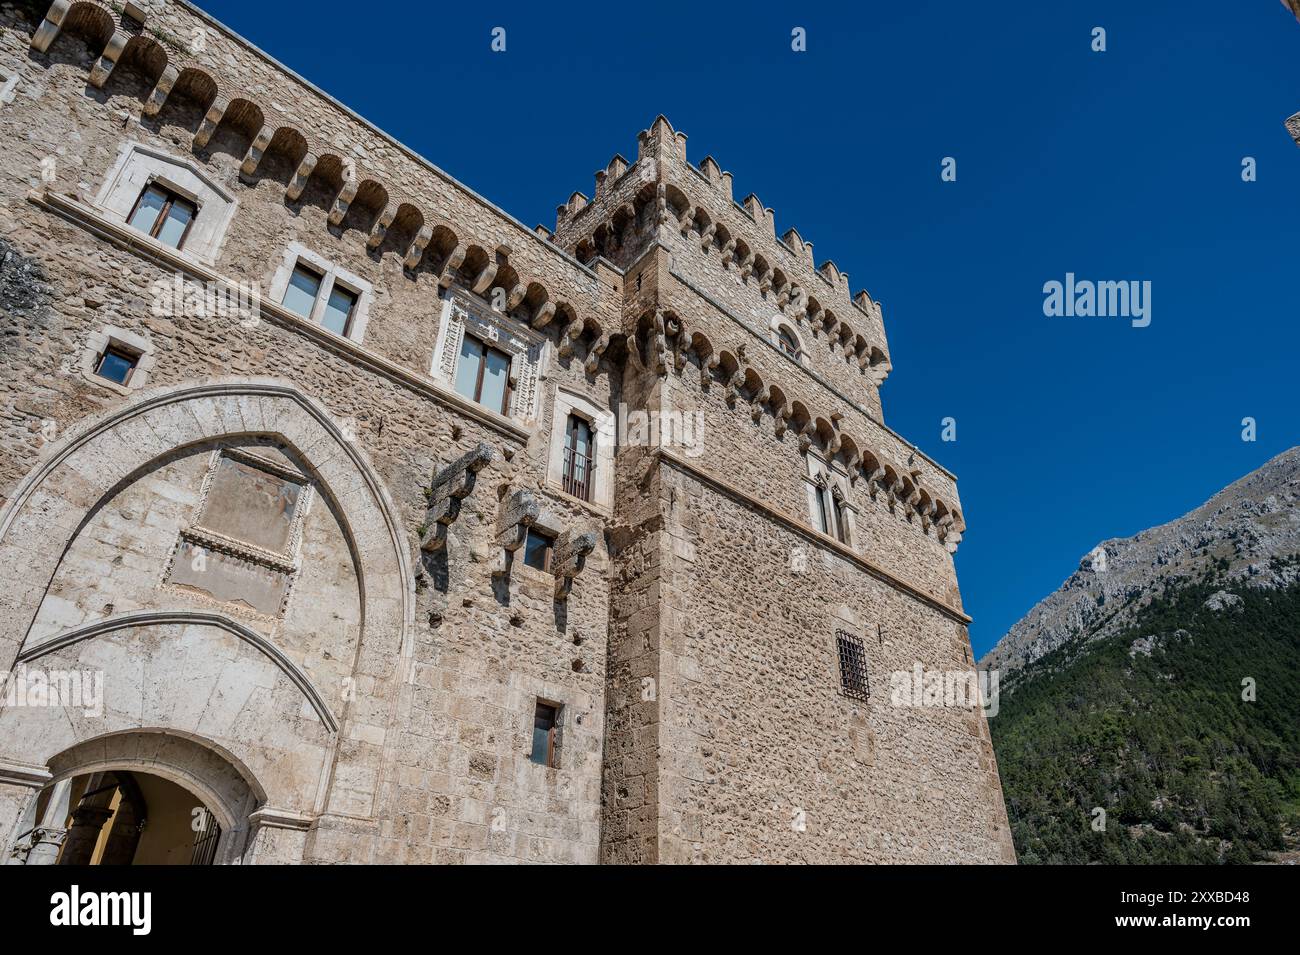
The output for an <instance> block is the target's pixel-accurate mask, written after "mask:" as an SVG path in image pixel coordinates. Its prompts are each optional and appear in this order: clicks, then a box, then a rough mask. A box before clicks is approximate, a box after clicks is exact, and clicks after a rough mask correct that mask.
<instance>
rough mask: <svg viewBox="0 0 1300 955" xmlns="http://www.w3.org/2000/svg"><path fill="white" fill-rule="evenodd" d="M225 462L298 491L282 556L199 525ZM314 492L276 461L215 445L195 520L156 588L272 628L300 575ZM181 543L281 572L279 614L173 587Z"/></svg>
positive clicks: (305, 480)
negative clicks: (285, 580)
mask: <svg viewBox="0 0 1300 955" xmlns="http://www.w3.org/2000/svg"><path fill="white" fill-rule="evenodd" d="M227 458H228V459H229V460H231V461H238V462H239V463H240V464H244V465H247V466H248V467H252V468H257V469H260V470H263V471H266V472H267V473H268V474H273V475H275V476H276V477H279V478H281V479H282V480H286V481H292V482H293V483H295V484H297V485H299V486H300V487H301V488H302V491H301V494H300V496H299V498H298V506H297V508H296V509H295V511H294V515H293V526H292V527H291V528H290V530H289V541H288V543H287V544H286V545H285V549H284V550H283V551H272V550H267V549H265V548H262V547H258V546H257V545H255V544H250V543H248V542H246V541H241V540H237V539H235V538H233V537H229V536H227V535H225V534H222V533H221V532H220V531H216V530H213V529H211V528H209V527H206V526H204V524H203V514H204V512H205V511H206V510H207V506H208V498H209V497H211V495H212V485H213V482H214V481H215V480H216V476H217V470H218V468H220V467H221V462H222V460H223V459H227ZM314 488H315V485H313V483H312V481H311V479H310V478H309V477H308V476H307V475H305V474H302V473H301V472H299V471H298V470H297V469H296V468H289V467H285V466H284V465H282V464H279V463H277V462H274V461H268V460H267V459H266V458H263V457H261V456H260V455H257V454H252V453H250V452H248V451H246V450H244V449H242V448H237V447H231V446H229V445H220V446H218V447H216V448H214V449H213V451H212V453H211V455H210V456H209V457H208V469H207V471H206V472H205V473H204V475H203V484H202V485H201V487H200V488H199V500H198V504H197V505H196V507H195V509H194V518H193V519H192V520H191V521H190V522H189V523H188V524H187V525H186V526H185V527H183V528H182V529H181V531H180V533H179V534H177V535H176V543H175V544H174V545H173V546H172V552H171V556H170V557H168V559H167V562H166V564H165V565H164V567H163V572H162V577H161V578H160V579H159V582H158V586H159V587H160V588H162V589H166V590H178V591H179V592H182V593H184V594H185V595H186V596H187V598H188V599H190V600H195V601H198V602H200V603H204V604H207V605H210V606H212V607H213V608H216V609H220V610H223V611H226V612H230V613H233V614H235V615H237V616H241V617H247V618H250V619H253V620H260V621H262V622H264V623H275V622H276V621H278V620H282V619H284V616H285V613H286V612H287V610H288V608H289V601H290V600H291V599H292V597H293V594H294V590H295V588H296V585H297V583H298V578H299V576H300V571H301V570H302V537H303V528H304V527H305V525H306V523H307V513H308V511H309V510H310V509H311V505H312V502H313V500H314V498H315V495H314V493H313V491H314ZM186 542H189V543H190V544H196V545H198V546H199V547H201V548H203V549H204V550H212V551H217V552H220V553H226V554H231V555H233V556H236V557H238V558H240V559H243V560H246V561H249V562H250V563H255V564H258V565H260V566H262V567H266V568H268V569H270V570H275V571H279V572H280V573H283V574H284V575H285V576H286V577H287V578H288V584H287V585H286V586H285V588H284V598H283V599H282V600H281V601H280V608H279V611H278V612H277V613H276V614H274V615H269V614H265V613H262V612H261V611H258V610H254V609H252V608H251V607H247V606H243V605H240V604H235V603H230V602H228V601H223V600H216V599H212V598H207V597H201V596H199V595H197V594H195V593H194V592H192V591H190V590H187V589H182V588H177V587H175V585H173V584H170V583H168V581H169V580H170V578H171V573H172V565H173V564H174V563H175V562H176V559H177V558H178V557H179V556H180V552H181V547H182V546H183V545H184V544H185V543H186Z"/></svg>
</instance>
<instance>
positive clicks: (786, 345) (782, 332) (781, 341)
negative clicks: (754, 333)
mask: <svg viewBox="0 0 1300 955" xmlns="http://www.w3.org/2000/svg"><path fill="white" fill-rule="evenodd" d="M776 344H777V347H778V348H780V349H781V351H783V352H785V353H786V354H787V355H789V356H790V357H791V358H793V359H795V360H796V361H797V360H798V358H799V352H800V348H799V341H798V339H796V338H795V337H794V332H792V331H790V329H788V328H786V327H785V326H782V327H781V328H779V329H777V332H776Z"/></svg>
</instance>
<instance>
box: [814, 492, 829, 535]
mask: <svg viewBox="0 0 1300 955" xmlns="http://www.w3.org/2000/svg"><path fill="white" fill-rule="evenodd" d="M815 490H816V492H817V529H818V530H819V531H821V532H822V533H823V534H829V533H831V509H830V502H829V501H828V500H827V499H826V498H827V494H826V488H824V487H822V486H821V485H818V486H817V488H816V489H815Z"/></svg>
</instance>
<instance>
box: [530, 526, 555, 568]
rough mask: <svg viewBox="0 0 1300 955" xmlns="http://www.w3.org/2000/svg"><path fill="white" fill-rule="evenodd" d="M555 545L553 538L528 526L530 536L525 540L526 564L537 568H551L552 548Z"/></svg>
mask: <svg viewBox="0 0 1300 955" xmlns="http://www.w3.org/2000/svg"><path fill="white" fill-rule="evenodd" d="M554 545H555V541H554V539H553V538H551V537H548V536H547V535H546V534H543V533H541V532H540V531H536V530H534V529H533V528H531V527H530V528H528V537H527V539H526V540H525V541H524V566H526V567H532V568H535V569H536V570H550V569H551V548H552V547H553V546H554Z"/></svg>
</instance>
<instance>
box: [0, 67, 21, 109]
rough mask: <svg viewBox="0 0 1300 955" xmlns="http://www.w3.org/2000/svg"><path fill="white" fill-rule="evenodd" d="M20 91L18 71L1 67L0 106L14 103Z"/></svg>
mask: <svg viewBox="0 0 1300 955" xmlns="http://www.w3.org/2000/svg"><path fill="white" fill-rule="evenodd" d="M17 89H18V71H17V70H11V69H10V68H9V67H7V66H0V106H4V105H5V104H6V103H12V102H13V101H14V94H15V92H16V91H17Z"/></svg>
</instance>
